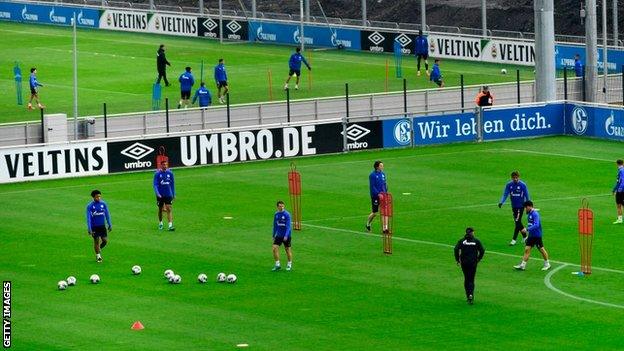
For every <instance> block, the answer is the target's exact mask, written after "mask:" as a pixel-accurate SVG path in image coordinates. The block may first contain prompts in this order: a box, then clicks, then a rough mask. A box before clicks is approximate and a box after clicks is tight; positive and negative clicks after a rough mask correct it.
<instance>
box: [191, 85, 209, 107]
mask: <svg viewBox="0 0 624 351" xmlns="http://www.w3.org/2000/svg"><path fill="white" fill-rule="evenodd" d="M197 100H199V107H208V106H210V104H212V96H211V95H210V90H208V89H207V88H206V83H204V82H201V84H200V87H199V89H197V91H195V96H193V104H195V101H197Z"/></svg>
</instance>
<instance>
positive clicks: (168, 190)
mask: <svg viewBox="0 0 624 351" xmlns="http://www.w3.org/2000/svg"><path fill="white" fill-rule="evenodd" d="M167 167H168V162H167V161H162V162H161V163H160V169H158V170H157V171H156V173H154V181H153V186H154V193H156V205H158V220H159V223H158V229H159V230H161V229H163V222H162V217H163V215H162V213H163V211H164V212H166V213H167V220H168V221H169V231H170V232H172V231H174V230H175V228H174V227H173V213H172V211H173V209H172V208H171V205H172V204H173V200H174V199H175V182H174V178H173V172H171V170H170V169H168V168H167Z"/></svg>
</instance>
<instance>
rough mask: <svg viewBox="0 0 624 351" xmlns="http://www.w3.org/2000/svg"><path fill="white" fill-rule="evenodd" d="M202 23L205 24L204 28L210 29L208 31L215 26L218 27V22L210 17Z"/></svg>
mask: <svg viewBox="0 0 624 351" xmlns="http://www.w3.org/2000/svg"><path fill="white" fill-rule="evenodd" d="M202 25H203V26H204V28H206V29H208V31H211V32H212V31H213V30H214V29H215V28H217V27H218V24H217V22H215V21H213V20H212V19H210V18H208V19H207V20H205V21H204V22H202Z"/></svg>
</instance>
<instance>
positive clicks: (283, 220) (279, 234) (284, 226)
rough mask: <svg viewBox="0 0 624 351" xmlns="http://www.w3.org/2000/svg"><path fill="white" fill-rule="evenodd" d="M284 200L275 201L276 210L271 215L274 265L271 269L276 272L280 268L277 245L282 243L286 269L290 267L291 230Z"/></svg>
mask: <svg viewBox="0 0 624 351" xmlns="http://www.w3.org/2000/svg"><path fill="white" fill-rule="evenodd" d="M284 208H285V205H284V201H281V200H280V201H278V202H277V212H275V215H273V258H274V259H275V266H273V269H272V271H273V272H276V271H279V270H280V269H282V266H281V264H280V258H279V247H280V246H281V245H282V244H284V250H285V251H286V256H287V257H288V265H287V266H286V270H287V271H290V270H291V269H292V249H291V240H292V235H291V234H292V232H291V227H290V213H288V211H286V210H285V209H284Z"/></svg>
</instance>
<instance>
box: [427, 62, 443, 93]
mask: <svg viewBox="0 0 624 351" xmlns="http://www.w3.org/2000/svg"><path fill="white" fill-rule="evenodd" d="M429 80H430V81H432V82H434V83H436V85H437V86H438V87H440V88H444V81H443V80H442V71H440V59H435V61H434V63H433V68H432V69H431V75H430V76H429Z"/></svg>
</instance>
